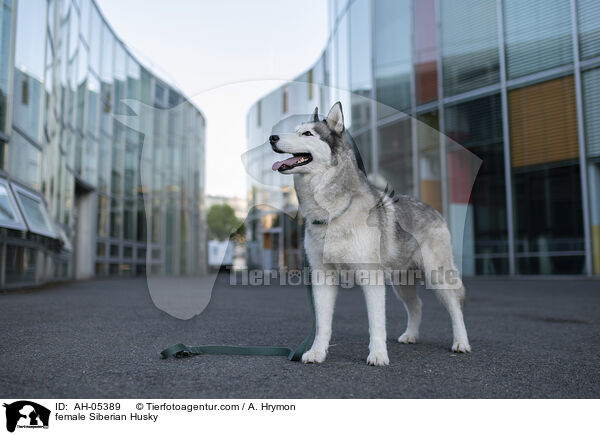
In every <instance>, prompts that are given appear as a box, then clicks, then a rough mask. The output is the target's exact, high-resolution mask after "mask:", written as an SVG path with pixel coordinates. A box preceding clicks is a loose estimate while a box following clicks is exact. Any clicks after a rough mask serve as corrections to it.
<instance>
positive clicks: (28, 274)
mask: <svg viewBox="0 0 600 435" xmlns="http://www.w3.org/2000/svg"><path fill="white" fill-rule="evenodd" d="M36 256H37V251H36V250H35V249H31V248H24V247H23V246H12V245H7V246H6V262H5V267H6V272H5V273H6V275H5V277H4V281H5V283H6V284H14V283H21V282H34V281H35V264H36Z"/></svg>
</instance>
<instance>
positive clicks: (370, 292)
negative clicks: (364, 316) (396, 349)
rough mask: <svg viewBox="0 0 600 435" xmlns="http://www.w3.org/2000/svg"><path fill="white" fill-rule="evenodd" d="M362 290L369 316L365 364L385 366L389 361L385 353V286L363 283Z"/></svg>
mask: <svg viewBox="0 0 600 435" xmlns="http://www.w3.org/2000/svg"><path fill="white" fill-rule="evenodd" d="M363 292H364V294H365V300H366V302H367V313H368V316H369V337H370V342H369V356H368V357H367V364H369V365H372V366H387V365H389V363H390V359H389V358H388V353H387V345H386V343H385V342H386V339H387V334H386V330H385V286H384V285H364V286H363Z"/></svg>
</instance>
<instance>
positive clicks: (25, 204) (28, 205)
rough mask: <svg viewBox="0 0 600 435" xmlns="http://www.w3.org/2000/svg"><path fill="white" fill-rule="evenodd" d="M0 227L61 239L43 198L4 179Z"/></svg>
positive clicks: (0, 186)
mask: <svg viewBox="0 0 600 435" xmlns="http://www.w3.org/2000/svg"><path fill="white" fill-rule="evenodd" d="M0 227H5V228H11V229H16V230H21V231H26V230H28V231H30V232H32V233H34V234H40V235H42V236H46V237H50V238H53V239H58V238H59V236H58V233H57V232H56V229H55V227H54V224H53V223H52V220H51V219H50V216H49V215H48V210H47V209H46V204H45V203H44V201H43V200H42V197H41V196H39V195H37V194H35V193H33V192H30V191H28V190H26V189H24V188H23V187H21V186H18V185H16V184H15V183H10V182H8V181H7V180H4V179H0Z"/></svg>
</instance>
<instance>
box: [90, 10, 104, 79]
mask: <svg viewBox="0 0 600 435" xmlns="http://www.w3.org/2000/svg"><path fill="white" fill-rule="evenodd" d="M102 27H103V23H102V19H101V18H100V13H99V12H98V9H97V8H96V6H95V5H92V7H91V20H90V38H89V47H90V68H91V69H92V70H93V71H95V72H96V74H99V73H100V63H101V60H100V59H101V57H100V56H101V54H102V53H101V50H100V42H101V39H102Z"/></svg>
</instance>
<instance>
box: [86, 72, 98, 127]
mask: <svg viewBox="0 0 600 435" xmlns="http://www.w3.org/2000/svg"><path fill="white" fill-rule="evenodd" d="M87 88H88V92H87V99H88V106H87V132H88V133H89V134H91V135H92V136H94V137H95V136H98V104H99V102H100V82H99V81H98V79H97V78H96V77H94V75H93V74H90V76H89V77H88V80H87Z"/></svg>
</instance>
